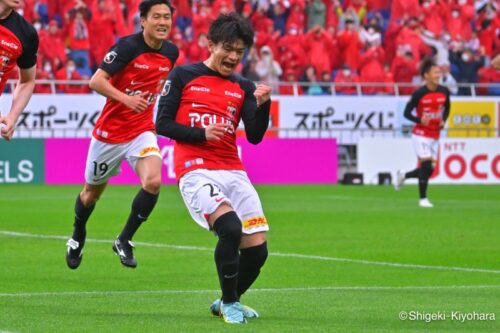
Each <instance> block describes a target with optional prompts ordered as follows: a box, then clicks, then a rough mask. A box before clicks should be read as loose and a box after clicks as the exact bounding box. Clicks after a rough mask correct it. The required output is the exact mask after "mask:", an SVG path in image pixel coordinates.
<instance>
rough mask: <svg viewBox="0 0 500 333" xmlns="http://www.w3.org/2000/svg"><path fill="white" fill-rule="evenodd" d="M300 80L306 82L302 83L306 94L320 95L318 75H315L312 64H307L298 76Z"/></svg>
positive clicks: (321, 92) (321, 91)
mask: <svg viewBox="0 0 500 333" xmlns="http://www.w3.org/2000/svg"><path fill="white" fill-rule="evenodd" d="M300 82H304V83H306V85H304V93H305V94H306V95H322V94H323V90H322V89H321V86H320V85H319V84H318V77H317V75H316V69H315V68H314V66H311V65H309V66H307V67H306V69H305V70H304V74H303V75H302V77H301V78H300Z"/></svg>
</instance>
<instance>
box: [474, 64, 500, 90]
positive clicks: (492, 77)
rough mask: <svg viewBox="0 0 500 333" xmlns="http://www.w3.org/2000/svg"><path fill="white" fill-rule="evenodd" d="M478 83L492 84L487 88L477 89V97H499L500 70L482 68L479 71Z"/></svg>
mask: <svg viewBox="0 0 500 333" xmlns="http://www.w3.org/2000/svg"><path fill="white" fill-rule="evenodd" d="M478 75H479V81H478V82H479V83H482V84H484V83H489V84H491V83H493V84H494V85H491V86H489V87H480V88H478V89H477V92H478V94H479V95H495V96H500V87H499V86H498V83H499V82H500V69H495V68H493V67H483V68H481V69H480V70H479V73H478Z"/></svg>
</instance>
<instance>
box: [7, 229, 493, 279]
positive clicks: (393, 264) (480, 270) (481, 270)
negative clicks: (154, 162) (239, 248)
mask: <svg viewBox="0 0 500 333" xmlns="http://www.w3.org/2000/svg"><path fill="white" fill-rule="evenodd" d="M0 235H6V236H14V237H29V238H40V239H63V240H66V239H68V237H67V236H60V235H39V234H31V233H25V232H17V231H9V230H0ZM87 242H90V243H112V242H113V241H112V240H105V239H93V238H88V239H87ZM134 243H135V244H137V245H141V246H145V247H159V248H167V249H181V250H193V251H213V249H211V248H208V247H203V246H189V245H170V244H161V243H148V242H134ZM270 255H271V256H275V257H287V258H298V259H306V260H322V261H336V262H345V263H353V264H361V265H375V266H388V267H398V268H412V269H426V270H440V271H460V272H473V273H490V274H500V270H496V269H484V268H474V267H456V266H432V265H419V264H402V263H396V262H386V261H373V260H364V259H351V258H337V257H326V256H316V255H307V254H298V253H280V252H271V253H270Z"/></svg>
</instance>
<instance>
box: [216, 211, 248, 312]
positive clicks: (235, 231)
mask: <svg viewBox="0 0 500 333" xmlns="http://www.w3.org/2000/svg"><path fill="white" fill-rule="evenodd" d="M213 228H214V230H215V232H216V233H217V235H218V236H219V241H218V242H217V246H216V247H215V252H214V258H215V265H216V266H217V273H218V275H219V282H220V287H221V289H222V302H224V303H232V302H236V301H238V294H237V291H236V290H237V289H236V288H237V285H238V259H239V258H238V256H239V254H238V250H239V247H240V241H241V233H242V232H241V221H240V219H239V218H238V215H236V213H235V212H234V211H231V212H227V213H225V214H223V215H221V216H219V218H218V219H217V220H215V223H214V226H213Z"/></svg>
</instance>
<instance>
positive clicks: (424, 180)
mask: <svg viewBox="0 0 500 333" xmlns="http://www.w3.org/2000/svg"><path fill="white" fill-rule="evenodd" d="M432 171H433V168H432V161H423V162H422V164H421V166H420V174H419V176H418V190H419V194H420V199H424V198H427V186H428V184H429V178H430V177H431V175H432Z"/></svg>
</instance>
